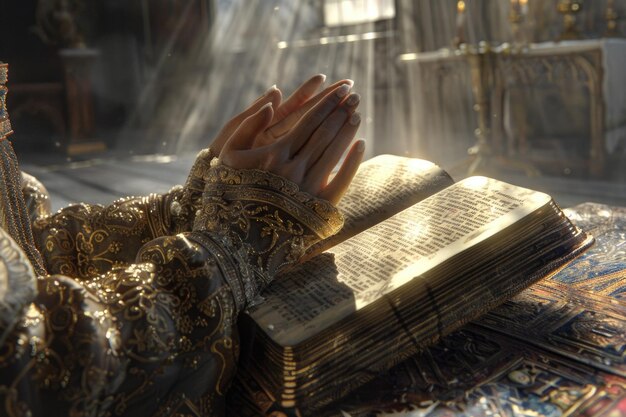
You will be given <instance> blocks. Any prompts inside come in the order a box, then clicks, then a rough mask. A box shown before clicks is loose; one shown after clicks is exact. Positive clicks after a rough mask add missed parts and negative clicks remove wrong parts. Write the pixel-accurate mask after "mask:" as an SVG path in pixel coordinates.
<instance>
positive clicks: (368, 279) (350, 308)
mask: <svg viewBox="0 0 626 417" xmlns="http://www.w3.org/2000/svg"><path fill="white" fill-rule="evenodd" d="M549 202H550V197H549V196H547V195H546V194H543V193H539V192H535V191H531V190H528V189H524V188H520V187H516V186H512V185H509V184H506V183H503V182H500V181H497V180H492V179H488V178H484V177H471V178H468V179H465V180H463V181H461V182H459V183H458V184H455V185H452V186H451V187H448V188H446V189H444V190H443V191H441V192H439V193H437V194H435V195H434V196H432V197H430V198H427V199H426V200H424V201H422V202H420V203H418V204H416V205H414V206H412V207H410V208H409V209H407V210H404V211H402V212H400V213H398V214H396V215H395V216H393V217H391V218H389V219H388V220H386V221H384V222H382V223H380V224H378V225H376V226H374V227H372V228H370V229H368V230H366V231H364V232H362V233H360V234H358V235H356V236H354V237H353V238H351V239H349V240H347V241H345V242H343V243H341V244H339V245H337V246H335V247H334V248H332V249H331V250H329V251H327V252H325V253H324V254H322V255H321V256H318V257H315V258H313V259H312V260H310V261H308V262H306V263H304V264H302V265H299V266H298V267H296V268H294V269H293V270H291V271H289V272H288V273H287V274H286V275H285V276H281V277H279V278H277V279H276V280H275V282H274V283H272V285H270V287H269V288H268V291H266V292H265V293H264V294H263V297H264V302H263V303H261V304H260V305H258V306H256V307H254V308H252V309H251V310H250V313H249V314H250V315H251V316H252V318H253V319H254V320H255V321H256V322H257V324H258V325H259V326H260V327H261V328H263V329H264V330H265V331H266V332H267V333H268V335H269V336H270V337H271V338H272V339H273V340H274V341H275V342H277V343H279V344H281V345H283V346H289V345H294V344H297V343H299V342H301V341H303V340H306V339H308V338H309V337H312V336H314V335H315V334H317V333H318V332H319V331H321V330H323V329H324V328H327V327H328V326H330V325H332V324H333V323H336V322H338V321H339V320H341V319H343V318H344V317H346V316H347V315H349V314H351V313H353V312H354V311H356V310H358V309H361V308H364V307H366V306H367V305H369V304H370V303H372V302H374V301H376V300H377V299H379V298H380V297H381V296H382V295H385V294H387V293H389V292H390V291H393V290H394V289H396V288H398V287H400V286H402V285H404V284H405V283H407V282H409V281H410V280H412V279H416V277H418V278H417V279H419V276H420V275H421V274H423V273H424V272H426V271H428V270H430V269H431V268H433V267H434V266H436V265H439V264H441V263H442V262H445V260H446V259H449V258H451V257H452V256H454V255H456V254H458V253H460V252H461V251H463V250H464V249H467V248H468V247H470V246H472V245H476V244H478V243H479V242H482V241H484V240H485V239H487V238H489V237H490V236H492V235H493V234H495V233H497V232H498V231H500V230H502V229H504V228H506V227H507V226H510V225H512V224H514V223H515V222H517V221H518V220H520V219H521V218H523V217H525V216H527V215H528V214H530V213H532V212H534V211H535V210H537V209H539V208H541V207H543V206H545V205H546V204H548V203H549Z"/></svg>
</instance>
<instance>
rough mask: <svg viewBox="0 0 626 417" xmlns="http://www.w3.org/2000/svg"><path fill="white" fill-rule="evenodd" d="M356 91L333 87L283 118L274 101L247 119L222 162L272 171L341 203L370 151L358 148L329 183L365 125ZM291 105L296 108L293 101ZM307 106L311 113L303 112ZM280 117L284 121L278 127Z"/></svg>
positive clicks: (224, 151)
mask: <svg viewBox="0 0 626 417" xmlns="http://www.w3.org/2000/svg"><path fill="white" fill-rule="evenodd" d="M305 85H306V83H305ZM350 88H351V83H343V84H341V85H340V86H334V87H330V88H329V89H327V90H326V91H325V92H326V94H323V95H322V94H320V95H318V97H316V98H315V99H313V100H311V101H312V103H307V104H305V106H302V105H301V103H299V101H298V100H295V99H294V101H293V103H294V110H290V109H289V107H287V109H288V110H289V111H288V112H285V113H282V114H280V115H278V117H277V116H276V115H277V113H279V112H281V111H282V110H281V107H279V108H278V109H277V110H276V111H275V110H274V108H273V106H274V103H273V102H272V101H268V102H267V103H265V104H264V105H263V106H261V107H260V108H259V109H258V110H257V111H256V112H255V113H253V114H252V115H250V116H249V117H247V118H246V119H245V120H243V121H242V122H241V124H240V125H239V127H238V128H237V129H236V130H235V131H234V133H233V134H232V135H231V137H230V139H229V140H228V141H227V142H226V143H225V145H224V147H223V149H222V151H221V153H220V159H221V161H222V163H223V164H225V165H227V166H230V167H232V168H239V169H253V168H254V169H261V170H265V171H269V172H272V173H274V174H277V175H280V176H283V177H285V178H287V179H289V180H291V181H293V182H295V183H297V184H298V185H299V186H300V189H301V190H303V191H306V192H308V193H310V194H312V195H314V196H317V197H320V198H324V199H326V200H328V201H330V202H331V203H333V204H337V203H338V202H339V200H340V198H341V196H343V194H344V193H345V191H346V190H347V188H348V186H349V184H350V182H351V181H352V178H353V177H354V174H355V173H356V170H357V169H358V166H359V163H360V162H361V160H362V158H363V152H364V149H365V146H364V142H363V141H357V142H356V143H355V144H354V145H352V147H350V150H349V152H348V155H347V156H346V158H345V160H344V162H343V164H342V166H341V168H340V169H339V171H338V173H337V175H335V177H334V178H333V179H332V181H329V177H330V174H331V172H332V170H333V168H334V167H335V166H336V165H337V163H338V162H339V160H340V159H341V157H342V155H343V153H344V151H345V150H346V149H347V148H348V147H349V146H350V143H351V142H352V140H353V138H354V135H355V134H356V132H357V130H358V127H359V124H360V121H361V118H360V115H359V113H356V112H355V110H356V107H357V106H358V104H359V100H360V98H359V95H358V94H350ZM292 97H293V96H292ZM296 103H298V104H296ZM285 104H289V105H291V104H290V103H289V100H287V101H286V102H285ZM298 106H299V107H298ZM303 107H304V108H305V109H308V111H306V112H302V110H301V108H303ZM301 112H302V113H301ZM285 114H287V115H286V116H285ZM297 116H299V117H297ZM277 118H278V119H281V118H282V119H281V120H280V121H279V122H278V123H274V121H275V120H276V119H277ZM268 132H269V133H268Z"/></svg>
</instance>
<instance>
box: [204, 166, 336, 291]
mask: <svg viewBox="0 0 626 417" xmlns="http://www.w3.org/2000/svg"><path fill="white" fill-rule="evenodd" d="M342 226H343V217H342V216H341V214H340V213H339V211H338V210H337V209H336V208H335V207H334V206H332V205H331V204H330V203H329V202H328V201H326V200H322V199H319V198H316V197H313V196H312V195H310V194H308V193H305V192H302V191H300V190H299V188H298V185H297V184H295V183H293V182H291V181H289V180H287V179H285V178H282V177H280V176H278V175H274V174H271V173H269V172H266V171H260V170H256V169H251V170H241V169H234V168H230V167H227V166H224V165H217V166H214V167H212V168H211V169H210V170H208V172H207V176H206V184H205V190H204V193H203V198H202V209H201V210H200V212H199V213H198V215H197V216H196V219H195V224H194V231H195V232H201V233H203V234H204V235H206V236H209V237H210V238H211V239H212V240H213V241H214V242H217V241H219V244H220V245H222V246H224V247H227V250H228V251H230V252H232V253H236V254H238V256H239V257H241V260H240V261H239V262H240V263H241V264H242V267H243V268H244V269H245V268H247V267H249V268H250V269H251V273H248V278H247V279H249V280H251V281H252V282H250V283H244V284H243V286H244V287H249V288H248V290H247V291H245V292H247V294H246V299H247V302H250V301H252V299H251V298H250V297H254V296H255V295H257V294H258V293H259V292H260V291H261V290H262V289H263V288H264V287H265V286H266V285H267V284H269V282H270V281H271V280H272V279H273V277H274V276H275V275H276V274H277V273H278V272H279V271H280V270H281V269H283V268H284V267H286V266H288V265H291V264H293V263H295V262H297V261H298V260H299V259H300V258H301V256H302V255H303V254H304V252H305V251H306V249H307V248H308V247H309V246H311V245H312V244H314V243H316V242H318V241H320V240H322V239H325V238H327V237H330V236H332V235H333V234H335V233H337V232H338V231H339V230H340V229H341V227H342Z"/></svg>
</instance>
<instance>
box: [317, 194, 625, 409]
mask: <svg viewBox="0 0 626 417" xmlns="http://www.w3.org/2000/svg"><path fill="white" fill-rule="evenodd" d="M566 213H567V215H568V216H569V217H570V218H571V219H572V220H573V221H574V222H575V223H576V224H577V225H578V226H579V227H581V228H583V229H584V230H585V231H587V232H589V233H591V234H592V235H593V236H594V237H595V238H596V243H595V245H594V246H593V247H592V248H590V249H589V250H588V251H587V252H586V253H584V254H583V255H582V256H580V257H579V258H577V259H576V260H575V261H574V262H573V263H572V264H570V265H569V266H568V267H567V268H565V269H563V270H561V271H560V272H559V273H558V274H556V275H555V276H553V277H552V278H549V279H546V280H543V281H541V282H540V283H538V284H536V285H534V286H532V287H531V288H529V289H528V290H526V291H524V292H523V293H522V294H520V295H518V296H517V297H515V298H514V299H512V300H510V301H509V302H507V303H505V304H504V305H503V306H501V307H500V308H498V309H496V310H494V311H493V312H491V313H489V314H488V315H487V316H485V317H483V318H482V319H480V320H478V321H477V322H474V323H471V324H470V325H467V326H465V327H464V328H463V329H462V330H460V331H458V332H456V333H454V334H452V335H450V336H448V337H446V338H445V339H444V340H442V341H441V343H439V344H438V345H436V346H434V347H432V348H430V349H428V350H426V351H424V352H422V353H420V354H418V355H416V356H415V357H413V358H411V359H410V360H408V361H406V362H405V363H403V364H401V365H399V366H397V367H396V368H394V369H392V370H391V371H389V372H388V373H386V374H384V375H382V376H380V377H379V378H377V379H376V380H375V381H373V382H371V383H369V384H368V385H366V386H364V387H362V388H361V389H359V390H358V391H357V392H355V393H354V394H353V395H351V396H350V397H349V398H347V399H345V400H343V401H342V402H341V403H339V404H336V405H335V406H334V407H333V409H332V410H328V412H327V413H326V414H324V415H329V416H330V415H333V416H334V415H337V416H342V417H345V416H352V417H365V416H407V417H408V416H411V417H417V416H419V417H443V416H455V417H470V416H472V417H482V416H485V417H487V416H489V417H496V416H499V417H509V416H510V417H513V416H516V417H517V416H528V417H530V416H534V417H540V416H546V417H559V416H606V417H617V416H624V415H626V208H616V207H610V206H606V205H601V204H592V203H586V204H582V205H578V206H576V207H574V208H571V209H567V210H566Z"/></svg>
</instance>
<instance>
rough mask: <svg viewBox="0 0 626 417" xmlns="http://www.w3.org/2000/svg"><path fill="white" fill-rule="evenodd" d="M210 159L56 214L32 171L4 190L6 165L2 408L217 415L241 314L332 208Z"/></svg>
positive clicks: (39, 412)
mask: <svg viewBox="0 0 626 417" xmlns="http://www.w3.org/2000/svg"><path fill="white" fill-rule="evenodd" d="M2 142H4V144H5V145H7V141H6V140H0V143H2ZM7 152H9V151H7ZM11 152H12V150H11ZM9 156H11V155H9ZM13 156H14V155H12V156H11V157H13ZM209 160H210V153H209V152H204V153H202V154H201V155H200V156H199V158H198V160H197V162H196V164H195V165H194V168H193V169H192V172H191V174H190V176H189V179H188V181H187V183H186V184H185V186H184V187H178V188H175V189H173V190H172V191H170V192H169V193H167V194H164V195H151V196H149V197H142V198H127V199H123V200H120V201H117V202H115V203H114V204H112V205H110V206H108V207H102V206H92V205H87V204H79V205H75V206H71V207H69V208H66V209H64V210H61V211H59V212H57V213H56V214H48V213H47V210H46V197H45V194H43V193H41V192H40V190H39V188H38V187H37V186H36V185H35V184H34V183H33V181H32V180H31V179H29V178H28V177H26V178H25V180H24V183H23V188H24V190H25V193H26V204H25V202H24V201H23V200H21V197H20V201H13V200H14V199H15V198H16V197H15V195H10V194H11V193H8V192H7V190H10V189H11V187H13V188H15V181H17V180H16V177H15V176H13V177H11V181H12V185H11V187H6V186H5V188H3V189H2V194H1V195H0V197H2V199H3V200H4V201H11V202H13V203H14V206H15V207H18V206H19V207H21V208H22V210H21V211H20V213H22V215H21V217H20V218H19V219H20V221H19V222H16V220H15V216H10V215H9V214H10V213H8V211H6V210H5V211H4V212H3V217H2V219H3V228H2V229H0V415H8V416H55V415H58V416H151V415H154V416H214V415H223V414H224V394H225V393H226V391H227V390H228V387H229V384H230V381H231V380H232V378H233V375H234V373H235V370H236V364H237V357H238V343H239V341H238V335H237V331H236V321H237V316H238V313H239V312H241V311H242V310H243V309H245V308H246V306H248V305H250V304H251V303H253V302H255V299H256V298H257V297H258V295H259V293H260V292H261V291H262V290H263V288H264V287H265V286H266V285H267V284H268V283H269V282H270V281H271V280H272V279H273V278H274V276H275V275H276V273H277V272H278V271H279V270H281V269H282V268H283V267H285V266H286V265H289V264H291V263H293V262H295V261H296V260H297V259H298V258H299V257H300V255H301V254H302V253H303V251H304V250H305V249H306V248H307V247H308V246H309V245H311V244H312V243H314V242H316V241H318V240H320V239H323V238H326V237H328V236H330V235H331V234H334V233H335V232H337V231H338V230H339V228H340V227H341V225H342V219H341V216H340V214H339V213H338V212H337V210H336V209H335V208H334V207H332V206H331V205H330V204H329V203H328V202H326V201H323V200H319V199H316V198H314V197H312V196H310V195H308V194H306V193H303V192H300V191H299V190H298V187H297V185H296V184H294V183H291V182H289V181H287V180H285V179H283V178H281V177H278V176H275V175H272V174H270V173H267V172H263V171H257V170H234V169H231V168H228V167H225V166H221V165H217V166H210V163H209ZM5 162H6V161H5ZM5 165H6V164H5ZM5 180H6V178H5ZM6 184H7V183H6V182H5V185H6ZM13 203H12V204H13ZM24 207H29V208H30V209H31V214H32V213H34V214H33V215H32V219H33V223H32V224H33V226H32V231H33V234H32V238H31V237H30V236H29V235H28V233H29V232H30V231H29V230H26V232H28V233H24V231H25V229H24V227H26V225H25V221H24V212H25V211H24ZM9 226H11V227H12V229H11V230H12V232H11V231H9V230H8V228H9ZM16 233H17V234H19V236H21V237H22V238H23V240H22V241H20V240H19V239H16V238H15V234H16ZM25 243H26V245H25ZM28 245H30V246H28ZM33 245H34V247H36V249H38V251H39V253H34V252H32V251H33ZM24 246H27V247H26V248H25V247H24ZM29 250H30V252H29ZM33 266H34V268H33ZM42 269H43V272H42Z"/></svg>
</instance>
